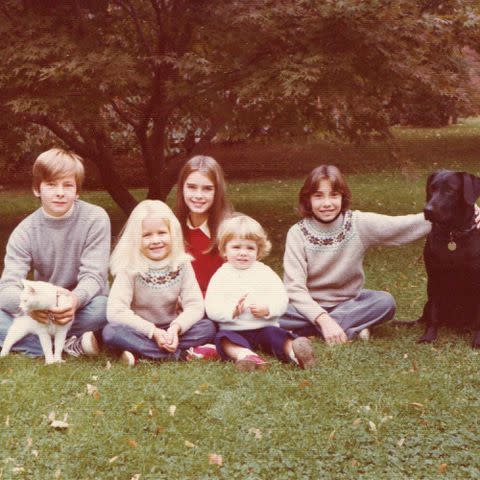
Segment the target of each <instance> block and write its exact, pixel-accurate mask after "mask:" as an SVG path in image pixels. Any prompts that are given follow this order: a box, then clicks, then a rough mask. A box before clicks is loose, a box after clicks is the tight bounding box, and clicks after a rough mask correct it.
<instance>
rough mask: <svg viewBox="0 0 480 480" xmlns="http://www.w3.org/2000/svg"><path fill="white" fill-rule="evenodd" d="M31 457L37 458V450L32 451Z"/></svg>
mask: <svg viewBox="0 0 480 480" xmlns="http://www.w3.org/2000/svg"><path fill="white" fill-rule="evenodd" d="M32 455H33V456H34V457H35V458H37V457H38V450H32Z"/></svg>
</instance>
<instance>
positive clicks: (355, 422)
mask: <svg viewBox="0 0 480 480" xmlns="http://www.w3.org/2000/svg"><path fill="white" fill-rule="evenodd" d="M361 423H362V419H361V418H356V419H355V420H354V421H353V424H354V425H355V426H356V425H360V424H361Z"/></svg>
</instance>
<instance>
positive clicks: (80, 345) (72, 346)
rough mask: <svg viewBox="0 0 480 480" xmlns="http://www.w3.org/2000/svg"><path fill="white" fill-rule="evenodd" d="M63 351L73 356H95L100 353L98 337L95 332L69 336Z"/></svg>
mask: <svg viewBox="0 0 480 480" xmlns="http://www.w3.org/2000/svg"><path fill="white" fill-rule="evenodd" d="M63 351H64V352H65V353H68V354H69V355H71V356H72V357H80V356H82V355H86V356H87V357H95V356H96V355H98V354H99V353H100V347H99V346H98V342H97V339H96V338H95V335H94V333H93V332H85V333H84V334H83V335H82V336H81V337H80V338H78V337H77V336H75V335H72V336H71V337H69V338H67V340H66V341H65V345H64V346H63Z"/></svg>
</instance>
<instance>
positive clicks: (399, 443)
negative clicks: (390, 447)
mask: <svg viewBox="0 0 480 480" xmlns="http://www.w3.org/2000/svg"><path fill="white" fill-rule="evenodd" d="M404 443H405V438H403V437H402V438H401V439H400V440H399V441H398V442H397V447H402V446H403V444H404Z"/></svg>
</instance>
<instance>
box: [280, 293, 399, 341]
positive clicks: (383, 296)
mask: <svg viewBox="0 0 480 480" xmlns="http://www.w3.org/2000/svg"><path fill="white" fill-rule="evenodd" d="M324 308H325V307H324ZM395 308H396V307H395V300H394V298H393V297H392V295H390V294H389V293H388V292H382V291H379V290H367V289H363V290H360V293H359V294H358V295H357V296H356V297H355V298H352V299H350V300H346V301H345V302H342V303H339V304H338V305H335V306H334V307H326V308H325V310H326V311H327V312H328V314H329V315H330V316H331V317H332V318H333V319H334V320H335V321H336V322H337V323H338V324H339V325H340V326H341V327H342V329H343V331H344V332H345V333H346V335H347V337H348V339H349V340H352V339H353V338H355V337H356V336H357V335H358V333H359V332H360V331H362V330H363V329H364V328H370V327H373V326H374V325H378V324H380V323H383V322H386V321H388V320H391V319H392V318H393V316H394V315H395ZM280 326H281V327H282V328H284V329H285V330H291V331H293V332H294V333H296V334H298V335H303V336H310V335H317V336H320V337H321V336H322V332H321V330H320V328H319V327H317V326H316V325H314V324H313V323H311V322H309V321H308V320H307V319H306V318H305V317H303V316H302V315H301V314H300V313H299V312H298V311H297V310H296V309H295V308H294V307H293V306H292V305H289V306H288V309H287V311H286V313H285V314H284V315H283V316H282V317H281V318H280Z"/></svg>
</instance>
